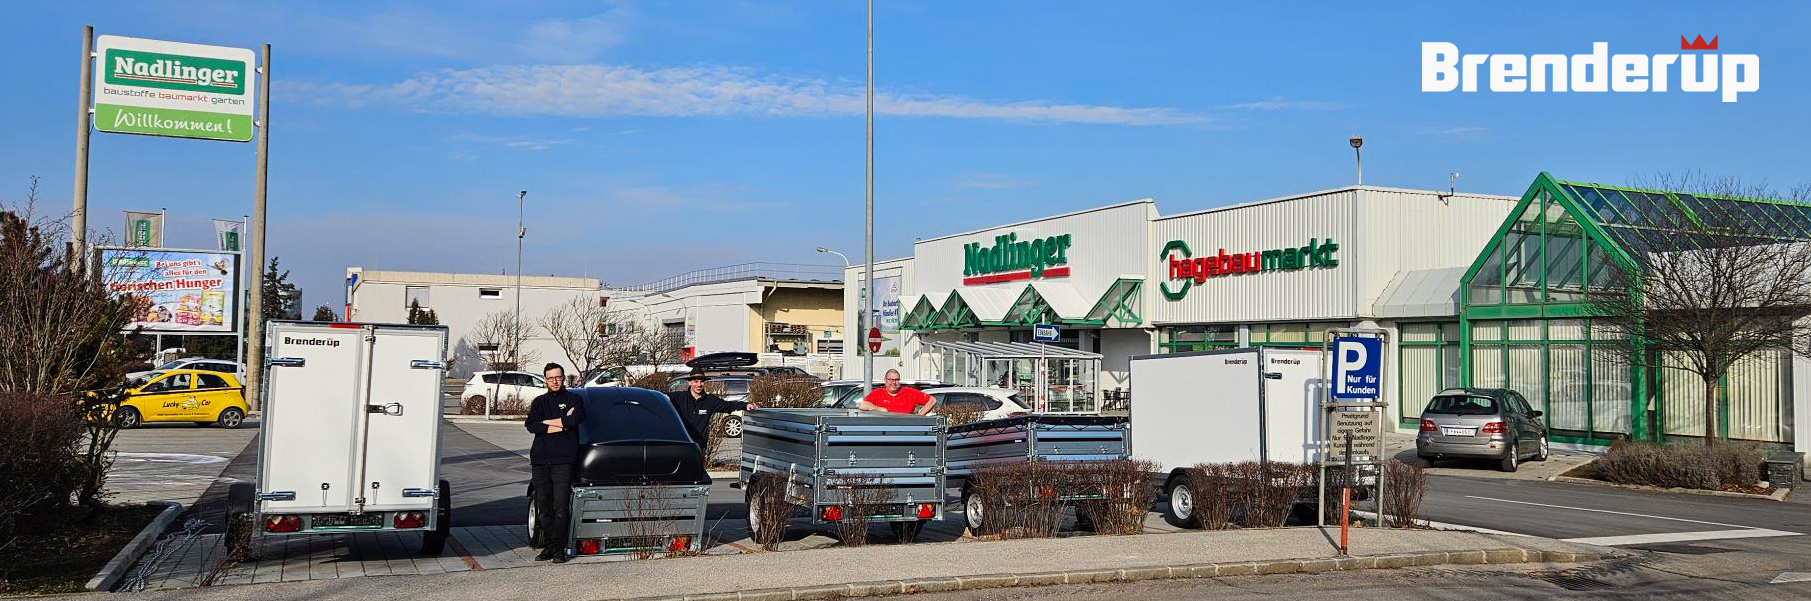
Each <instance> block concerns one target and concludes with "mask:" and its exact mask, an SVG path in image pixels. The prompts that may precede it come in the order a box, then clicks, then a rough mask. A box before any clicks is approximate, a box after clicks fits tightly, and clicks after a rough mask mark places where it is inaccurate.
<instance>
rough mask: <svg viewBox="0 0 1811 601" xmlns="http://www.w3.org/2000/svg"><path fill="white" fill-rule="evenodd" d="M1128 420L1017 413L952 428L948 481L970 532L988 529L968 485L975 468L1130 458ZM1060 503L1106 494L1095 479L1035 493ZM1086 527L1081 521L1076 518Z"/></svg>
mask: <svg viewBox="0 0 1811 601" xmlns="http://www.w3.org/2000/svg"><path fill="white" fill-rule="evenodd" d="M1130 426H1131V424H1130V421H1129V420H1128V418H1126V417H1124V416H1095V415H1086V416H1084V415H1040V414H1034V415H1020V416H1014V417H1008V418H1004V419H994V420H987V421H979V422H974V423H969V424H963V425H960V426H951V427H950V428H949V434H948V436H947V442H946V443H945V444H946V446H947V447H948V451H947V455H948V459H947V463H948V466H949V468H948V476H947V478H948V484H949V486H950V488H955V489H959V490H960V493H959V494H960V498H961V499H962V507H963V517H964V520H966V522H967V526H968V528H969V530H970V531H973V532H986V531H987V524H986V516H985V515H984V513H985V512H983V511H982V510H981V506H982V505H983V504H984V503H983V500H982V499H981V498H980V496H981V494H982V493H980V492H978V491H977V490H976V489H975V487H974V486H973V485H972V480H973V477H974V474H975V472H976V470H985V469H987V468H990V467H1001V466H1010V465H1018V464H1026V463H1040V462H1041V463H1081V462H1107V461H1119V460H1124V459H1127V458H1129V457H1130V450H1129V447H1128V444H1127V443H1128V440H1129V438H1130V436H1131V432H1130V429H1131V428H1130ZM1038 492H1039V494H1045V495H1047V496H1049V497H1052V498H1054V499H1055V500H1057V501H1059V502H1064V503H1073V502H1076V501H1086V500H1094V499H1101V498H1105V497H1106V496H1107V495H1108V494H1110V493H1112V492H1114V491H1108V490H1106V489H1105V488H1104V487H1103V486H1101V485H1099V483H1092V484H1091V483H1088V482H1081V481H1076V482H1069V483H1065V484H1064V485H1063V486H1062V487H1061V488H1060V489H1058V488H1054V487H1053V488H1051V489H1050V490H1048V491H1038ZM1078 520H1079V521H1080V522H1083V523H1082V524H1081V525H1082V526H1083V528H1084V529H1086V528H1087V527H1088V524H1086V523H1085V521H1086V520H1085V519H1081V518H1079V517H1078Z"/></svg>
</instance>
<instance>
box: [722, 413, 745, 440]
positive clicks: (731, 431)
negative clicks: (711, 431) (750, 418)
mask: <svg viewBox="0 0 1811 601" xmlns="http://www.w3.org/2000/svg"><path fill="white" fill-rule="evenodd" d="M723 435H724V436H727V437H729V438H741V437H742V417H741V416H737V415H731V416H729V419H726V420H723Z"/></svg>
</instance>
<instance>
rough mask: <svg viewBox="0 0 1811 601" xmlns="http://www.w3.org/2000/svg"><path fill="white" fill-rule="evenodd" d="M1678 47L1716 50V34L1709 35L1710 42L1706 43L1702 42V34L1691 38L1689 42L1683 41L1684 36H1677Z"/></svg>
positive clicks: (1681, 48) (1682, 48)
mask: <svg viewBox="0 0 1811 601" xmlns="http://www.w3.org/2000/svg"><path fill="white" fill-rule="evenodd" d="M1679 49H1680V50H1716V49H1717V36H1710V43H1708V44H1706V43H1704V36H1702V35H1700V36H1698V39H1696V40H1692V41H1690V42H1687V41H1685V36H1679Z"/></svg>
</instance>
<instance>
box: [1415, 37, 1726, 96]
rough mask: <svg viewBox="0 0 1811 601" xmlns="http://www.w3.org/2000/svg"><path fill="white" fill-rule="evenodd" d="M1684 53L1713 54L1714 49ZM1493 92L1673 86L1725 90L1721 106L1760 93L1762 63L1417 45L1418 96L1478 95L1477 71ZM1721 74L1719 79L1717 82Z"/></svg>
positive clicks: (1605, 51) (1601, 47)
mask: <svg viewBox="0 0 1811 601" xmlns="http://www.w3.org/2000/svg"><path fill="white" fill-rule="evenodd" d="M1701 40H1702V37H1700V43H1698V44H1690V43H1685V42H1683V40H1682V41H1681V44H1680V45H1681V46H1682V47H1683V48H1686V49H1693V50H1695V49H1700V48H1703V49H1709V50H1715V49H1716V45H1715V43H1714V42H1713V43H1711V44H1708V45H1706V44H1703V43H1702V42H1701ZM1486 63H1488V64H1489V66H1488V67H1487V69H1488V71H1487V72H1486V74H1485V77H1486V78H1488V80H1489V82H1490V91H1492V92H1529V91H1533V92H1546V91H1549V90H1551V91H1554V92H1565V91H1568V90H1570V91H1573V92H1665V91H1667V90H1668V86H1669V85H1670V84H1671V82H1672V81H1675V80H1676V81H1678V82H1679V83H1678V88H1679V89H1680V90H1684V91H1686V92H1715V91H1717V90H1718V89H1721V90H1723V102H1735V101H1736V94H1738V93H1741V92H1753V91H1757V90H1760V89H1761V57H1760V56H1758V55H1754V54H1653V55H1648V54H1610V44H1609V42H1593V43H1592V44H1591V53H1590V54H1574V55H1571V56H1567V55H1563V54H1536V55H1533V56H1529V55H1526V54H1459V47H1458V46H1457V45H1455V44H1453V43H1451V42H1422V43H1421V91H1423V92H1451V91H1453V90H1455V89H1458V90H1462V91H1465V92H1476V91H1478V79H1479V73H1478V68H1479V67H1480V66H1482V65H1485V64H1486ZM1719 72H1720V73H1721V77H1720V78H1719V77H1718V75H1719Z"/></svg>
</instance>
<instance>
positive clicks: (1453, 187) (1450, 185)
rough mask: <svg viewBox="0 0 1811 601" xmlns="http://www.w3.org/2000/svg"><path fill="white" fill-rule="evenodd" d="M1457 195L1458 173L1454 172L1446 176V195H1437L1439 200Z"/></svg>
mask: <svg viewBox="0 0 1811 601" xmlns="http://www.w3.org/2000/svg"><path fill="white" fill-rule="evenodd" d="M1458 193H1459V172H1457V171H1454V172H1451V173H1448V174H1446V193H1445V194H1441V195H1439V196H1440V200H1446V199H1448V198H1452V197H1453V196H1454V195H1457V194H1458Z"/></svg>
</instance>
